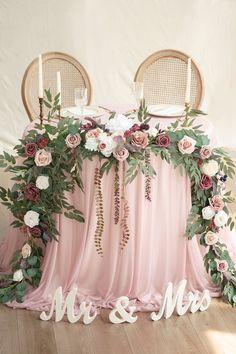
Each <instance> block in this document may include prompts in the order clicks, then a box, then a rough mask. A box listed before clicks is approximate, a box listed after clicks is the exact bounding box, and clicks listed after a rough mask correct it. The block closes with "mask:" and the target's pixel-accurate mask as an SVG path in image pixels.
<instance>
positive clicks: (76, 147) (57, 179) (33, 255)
mask: <svg viewBox="0 0 236 354" xmlns="http://www.w3.org/2000/svg"><path fill="white" fill-rule="evenodd" d="M45 92H46V96H47V101H45V104H46V105H47V107H48V108H50V111H49V114H48V122H47V121H45V122H43V123H42V124H41V123H40V124H38V123H36V124H35V128H34V129H32V130H30V131H29V132H28V133H27V134H26V135H25V136H24V137H23V139H21V140H20V144H19V145H17V146H15V148H14V149H15V150H16V152H17V159H16V158H15V157H14V156H11V155H9V154H8V153H6V152H4V154H3V155H0V167H4V168H6V170H7V171H10V172H12V173H13V174H14V177H13V178H12V180H14V181H15V184H14V185H13V187H12V188H11V189H7V190H6V189H4V188H2V187H0V198H1V199H2V203H3V204H4V205H5V206H6V207H7V208H8V209H10V211H11V212H12V214H13V216H14V221H13V222H12V225H13V226H14V227H16V228H19V229H20V231H21V232H23V233H24V234H25V237H26V240H25V242H24V244H23V247H22V249H20V250H17V251H16V253H15V254H14V257H13V259H12V274H9V275H4V276H3V275H2V276H1V278H0V302H8V301H11V300H13V299H16V300H17V301H19V302H21V301H22V299H23V297H24V295H25V292H26V289H27V286H28V285H31V286H38V284H39V282H40V277H41V271H40V266H41V260H42V257H43V252H42V248H41V246H40V242H41V241H42V242H43V243H44V244H45V245H46V244H47V242H48V241H51V240H55V241H58V240H59V237H58V236H59V232H58V231H57V228H56V222H55V220H54V218H53V214H61V213H64V215H65V216H67V217H69V218H71V219H75V220H77V221H79V222H83V221H84V218H83V214H82V212H81V211H79V210H77V209H76V208H75V207H74V206H73V205H70V204H69V203H68V202H67V199H66V196H65V192H70V191H72V192H73V191H74V189H75V186H76V185H77V186H78V187H79V188H80V189H82V190H83V181H82V179H81V171H82V168H83V160H84V159H90V160H91V159H93V158H94V157H97V158H98V159H99V161H100V167H97V168H96V169H95V171H94V181H95V198H96V217H97V226H96V230H95V235H94V241H95V247H96V250H97V253H98V254H99V255H100V256H102V255H103V249H102V237H103V231H104V223H105V220H104V216H103V191H102V183H101V181H102V176H103V174H104V173H109V171H110V169H112V168H113V169H114V171H115V177H114V178H115V180H114V203H115V209H114V210H115V212H114V223H116V224H117V223H119V222H120V225H121V228H122V239H121V241H120V248H121V250H123V249H124V247H125V245H126V244H127V242H128V240H129V237H130V233H129V227H128V216H129V206H128V201H127V200H126V197H125V185H126V183H131V182H132V181H133V180H134V178H135V177H136V176H137V174H138V173H139V172H141V173H143V174H144V175H145V197H146V199H147V200H148V201H150V202H151V179H152V178H153V177H155V174H156V172H155V169H154V166H152V165H151V154H154V155H156V156H160V158H161V159H162V160H165V161H166V162H167V163H172V164H173V165H174V167H178V168H179V169H180V172H181V173H183V171H184V170H185V171H186V172H187V174H188V176H189V178H190V180H191V194H192V208H191V211H190V214H189V217H188V220H187V227H186V231H185V235H186V236H187V237H188V238H189V239H191V238H192V237H193V236H194V235H199V237H200V243H201V244H202V245H204V246H205V247H207V251H206V254H205V256H204V263H205V267H206V270H207V272H208V273H209V274H210V275H211V277H212V280H213V282H214V283H216V284H218V285H220V286H221V288H222V292H223V294H224V295H225V296H226V297H227V298H228V301H229V302H230V303H231V304H232V305H236V269H235V266H234V263H233V261H232V259H231V258H230V255H229V253H228V251H227V248H226V246H225V245H224V244H223V243H222V242H221V241H220V238H219V230H220V229H221V228H222V227H224V226H225V225H228V226H229V227H230V228H231V229H232V228H233V227H234V219H233V217H231V216H229V214H230V213H229V210H228V207H227V204H228V203H230V202H232V201H233V198H232V196H231V192H230V191H226V189H225V188H226V187H225V182H226V179H227V177H230V178H232V177H233V176H234V173H235V172H234V164H233V162H232V160H231V159H230V157H229V156H228V155H227V153H226V152H224V151H223V150H222V149H220V148H214V149H213V148H211V147H210V146H209V138H208V137H207V136H206V135H205V133H204V132H203V131H202V130H201V129H200V128H201V126H199V125H198V126H197V125H194V124H195V123H194V120H195V118H194V116H196V115H198V114H202V112H201V111H198V110H193V109H190V108H189V107H186V112H185V117H184V118H183V119H181V120H176V121H175V122H174V123H172V124H171V125H170V126H169V127H167V129H165V131H163V130H161V129H160V127H159V125H158V124H157V125H156V126H155V127H150V126H149V120H150V117H149V116H148V113H147V108H146V107H145V103H144V102H142V103H141V105H140V108H139V110H138V113H137V117H136V118H135V119H134V118H133V117H132V116H131V115H130V114H127V115H121V114H116V113H115V112H114V113H113V114H111V116H110V118H109V120H108V121H107V123H106V124H101V122H100V121H95V120H93V119H90V118H87V119H86V122H85V123H84V122H82V121H80V120H76V119H73V118H69V117H68V118H63V119H60V120H59V121H56V122H55V120H54V121H51V118H52V117H53V115H54V113H55V112H56V109H57V107H58V95H57V96H56V97H55V98H54V100H53V99H52V96H51V93H50V91H49V90H48V91H47V90H45ZM120 169H122V172H123V173H122V174H121V175H122V176H123V177H122V181H120V177H119V176H120V173H119V170H120ZM121 201H122V203H121Z"/></svg>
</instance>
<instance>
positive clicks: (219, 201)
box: [210, 195, 225, 212]
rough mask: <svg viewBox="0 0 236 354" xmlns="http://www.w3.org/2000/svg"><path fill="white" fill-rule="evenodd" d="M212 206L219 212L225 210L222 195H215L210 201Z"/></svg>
mask: <svg viewBox="0 0 236 354" xmlns="http://www.w3.org/2000/svg"><path fill="white" fill-rule="evenodd" d="M210 205H211V206H212V208H213V209H214V210H215V211H216V212H217V211H220V210H222V209H223V208H224V205H225V204H224V201H223V198H222V196H221V195H214V196H213V197H212V198H211V199H210Z"/></svg>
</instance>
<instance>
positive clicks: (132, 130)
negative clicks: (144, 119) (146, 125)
mask: <svg viewBox="0 0 236 354" xmlns="http://www.w3.org/2000/svg"><path fill="white" fill-rule="evenodd" d="M130 130H131V132H132V133H135V132H137V131H138V130H140V126H139V125H138V124H137V123H135V124H134V125H132V127H131V128H130Z"/></svg>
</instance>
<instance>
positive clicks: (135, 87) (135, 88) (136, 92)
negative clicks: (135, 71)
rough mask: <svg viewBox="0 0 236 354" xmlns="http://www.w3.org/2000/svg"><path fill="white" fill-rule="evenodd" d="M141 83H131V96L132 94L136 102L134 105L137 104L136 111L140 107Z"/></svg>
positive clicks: (141, 96)
mask: <svg viewBox="0 0 236 354" xmlns="http://www.w3.org/2000/svg"><path fill="white" fill-rule="evenodd" d="M143 88H144V86H143V82H139V81H134V82H133V94H134V97H135V100H136V103H137V109H138V108H139V106H140V103H141V101H142V99H143V96H144V94H143V91H144V90H143Z"/></svg>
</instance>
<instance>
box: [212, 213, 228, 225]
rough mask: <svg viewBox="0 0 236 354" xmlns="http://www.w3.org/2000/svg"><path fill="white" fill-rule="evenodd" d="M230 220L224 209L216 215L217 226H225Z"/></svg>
mask: <svg viewBox="0 0 236 354" xmlns="http://www.w3.org/2000/svg"><path fill="white" fill-rule="evenodd" d="M227 221H228V215H227V214H226V212H225V211H224V210H220V211H219V212H218V213H217V214H216V215H215V217H214V223H215V225H216V226H217V227H221V226H224V225H225V224H226V223H227Z"/></svg>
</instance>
